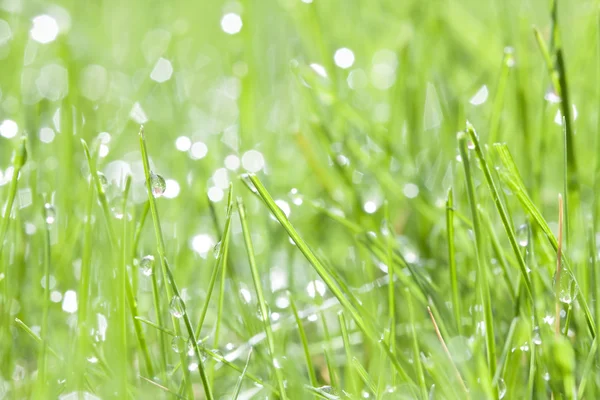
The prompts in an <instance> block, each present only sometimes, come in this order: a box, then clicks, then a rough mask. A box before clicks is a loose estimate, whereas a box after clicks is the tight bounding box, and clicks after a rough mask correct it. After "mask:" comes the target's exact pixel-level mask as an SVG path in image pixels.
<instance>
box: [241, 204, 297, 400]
mask: <svg viewBox="0 0 600 400" xmlns="http://www.w3.org/2000/svg"><path fill="white" fill-rule="evenodd" d="M237 208H238V212H239V214H240V222H241V223H242V233H243V235H244V243H245V244H246V252H247V253H248V262H249V264H250V272H251V273H252V281H253V282H254V289H255V290H256V296H257V298H258V306H259V312H260V315H261V318H260V319H261V320H262V323H263V327H264V330H265V334H266V336H267V344H268V348H269V355H270V356H271V362H272V363H273V367H274V370H275V377H276V379H277V385H278V387H279V395H280V396H281V397H282V398H283V399H286V398H287V396H286V393H285V392H286V391H285V385H284V383H283V375H282V372H281V367H279V366H277V365H275V364H276V363H277V358H276V356H275V340H274V339H273V331H272V328H271V317H270V312H269V311H268V308H267V302H266V301H265V295H264V293H263V289H262V284H261V282H260V275H259V273H258V267H257V265H256V260H255V258H254V246H253V245H252V239H251V238H250V229H249V228H248V222H247V221H246V210H245V208H244V204H243V203H242V199H241V198H238V199H237Z"/></svg>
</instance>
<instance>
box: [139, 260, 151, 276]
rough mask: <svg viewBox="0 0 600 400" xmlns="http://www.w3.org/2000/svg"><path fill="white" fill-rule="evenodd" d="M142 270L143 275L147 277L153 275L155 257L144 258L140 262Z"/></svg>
mask: <svg viewBox="0 0 600 400" xmlns="http://www.w3.org/2000/svg"><path fill="white" fill-rule="evenodd" d="M140 269H141V270H142V274H144V275H146V276H150V275H152V272H153V270H154V256H151V255H147V256H144V257H142V259H141V260H140Z"/></svg>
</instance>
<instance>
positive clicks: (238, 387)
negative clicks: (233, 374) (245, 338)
mask: <svg viewBox="0 0 600 400" xmlns="http://www.w3.org/2000/svg"><path fill="white" fill-rule="evenodd" d="M251 356H252V347H250V350H248V357H247V358H246V364H244V369H243V370H242V374H241V375H240V377H239V378H238V380H237V383H236V384H235V388H234V389H233V394H232V395H231V398H232V399H233V400H237V398H238V397H239V395H240V390H241V389H242V383H243V382H244V377H245V376H246V371H248V365H250V357H251Z"/></svg>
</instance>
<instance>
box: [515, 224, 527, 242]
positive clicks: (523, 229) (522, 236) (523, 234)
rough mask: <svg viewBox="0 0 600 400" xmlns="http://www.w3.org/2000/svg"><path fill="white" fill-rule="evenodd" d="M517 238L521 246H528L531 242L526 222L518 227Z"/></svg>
mask: <svg viewBox="0 0 600 400" xmlns="http://www.w3.org/2000/svg"><path fill="white" fill-rule="evenodd" d="M517 240H518V242H519V246H521V247H527V245H528V244H529V231H528V229H527V225H526V224H523V225H521V226H520V227H519V228H518V229H517Z"/></svg>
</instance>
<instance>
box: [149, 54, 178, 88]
mask: <svg viewBox="0 0 600 400" xmlns="http://www.w3.org/2000/svg"><path fill="white" fill-rule="evenodd" d="M171 75H173V65H171V61H169V60H167V59H166V58H162V57H161V58H159V59H158V61H157V62H156V64H154V69H153V70H152V72H151V73H150V79H152V80H153V81H156V82H158V83H162V82H166V81H168V80H169V79H171Z"/></svg>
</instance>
